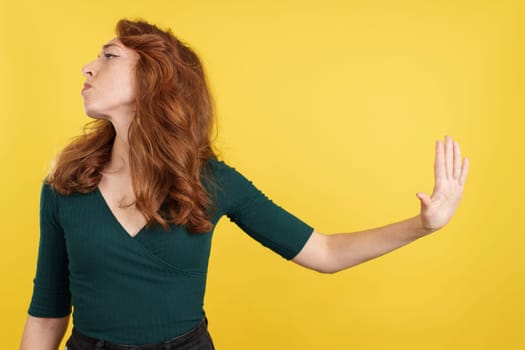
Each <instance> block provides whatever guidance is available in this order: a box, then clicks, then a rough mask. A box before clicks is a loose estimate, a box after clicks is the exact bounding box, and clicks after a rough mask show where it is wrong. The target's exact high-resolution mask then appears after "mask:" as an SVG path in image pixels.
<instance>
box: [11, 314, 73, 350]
mask: <svg viewBox="0 0 525 350" xmlns="http://www.w3.org/2000/svg"><path fill="white" fill-rule="evenodd" d="M68 323H69V315H68V316H65V317H61V318H41V317H33V316H31V315H29V316H28V317H27V321H26V325H25V328H24V333H23V335H22V342H21V344H20V350H57V349H58V346H59V345H60V342H61V341H62V338H63V337H64V333H65V332H66V329H67V326H68Z"/></svg>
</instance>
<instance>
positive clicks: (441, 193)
mask: <svg viewBox="0 0 525 350" xmlns="http://www.w3.org/2000/svg"><path fill="white" fill-rule="evenodd" d="M468 167H469V161H468V158H465V159H462V157H461V150H460V148H459V144H458V143H457V142H456V141H454V140H452V138H451V137H450V136H446V137H445V143H444V144H443V143H442V142H441V141H437V142H436V156H435V161H434V189H433V191H432V195H431V196H429V195H427V194H426V193H422V192H418V193H417V194H416V196H417V197H418V198H419V200H420V202H421V214H420V215H421V224H422V225H423V229H424V231H425V232H427V233H431V232H434V231H436V230H438V229H440V228H442V227H443V226H445V225H446V224H447V223H448V222H449V221H450V219H451V218H452V216H453V215H454V212H455V211H456V209H457V207H458V205H459V202H460V200H461V197H462V195H463V188H464V186H465V181H466V179H467V174H468Z"/></svg>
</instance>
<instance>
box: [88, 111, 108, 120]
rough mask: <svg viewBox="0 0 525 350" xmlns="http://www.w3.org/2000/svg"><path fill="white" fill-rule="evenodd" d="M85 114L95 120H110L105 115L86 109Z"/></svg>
mask: <svg viewBox="0 0 525 350" xmlns="http://www.w3.org/2000/svg"><path fill="white" fill-rule="evenodd" d="M84 113H85V114H86V115H87V116H88V117H90V118H93V119H101V120H109V118H108V116H107V115H106V114H104V113H101V112H98V111H94V110H90V109H88V108H84Z"/></svg>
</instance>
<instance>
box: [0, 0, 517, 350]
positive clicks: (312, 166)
mask: <svg viewBox="0 0 525 350" xmlns="http://www.w3.org/2000/svg"><path fill="white" fill-rule="evenodd" d="M522 14H523V10H522V9H521V8H519V6H518V1H516V2H512V1H507V0H493V1H479V0H476V1H474V0H472V1H469V0H454V1H437V0H436V1H390V0H383V1H335V0H323V1H304V0H303V1H299V0H289V1H240V0H239V1H233V0H230V1H211V0H210V1H154V0H151V1H130V0H126V1H124V0H114V1H94V0H92V1H82V2H80V1H44V2H41V1H35V0H33V1H27V0H17V1H9V2H7V1H6V0H1V2H0V123H1V124H0V152H1V153H0V154H1V159H0V161H1V164H2V171H0V181H1V193H2V201H1V202H0V205H1V208H0V213H1V215H2V223H3V227H2V230H1V235H0V240H1V241H0V247H1V253H0V255H1V257H2V258H1V259H2V260H1V264H0V266H1V276H2V280H3V282H2V288H1V291H2V295H1V298H0V300H1V309H2V317H1V321H0V323H1V326H0V332H1V333H2V334H1V336H0V339H2V348H4V349H15V348H17V347H18V344H19V339H20V335H21V332H22V328H23V324H24V321H25V317H26V311H27V307H28V303H29V300H30V297H31V292H32V279H33V275H34V270H35V262H36V254H37V245H38V236H39V232H38V203H39V190H40V185H41V181H42V179H43V177H44V176H45V175H46V172H47V170H48V166H49V162H50V160H51V159H52V158H53V156H54V155H55V154H56V153H57V152H58V151H59V150H60V149H61V147H63V146H64V145H65V144H66V143H67V142H68V141H69V140H70V139H71V137H73V136H75V135H77V134H79V133H80V132H81V127H82V125H83V124H84V123H86V122H87V121H88V118H87V117H85V116H84V114H83V108H82V99H81V96H80V90H81V87H82V84H83V81H84V78H83V77H82V75H81V67H82V66H83V65H84V64H86V63H87V62H89V61H90V60H92V59H93V58H95V57H96V55H97V54H98V52H99V50H100V47H101V45H102V44H104V43H105V42H106V41H108V40H109V39H111V38H113V37H114V31H113V30H114V26H115V23H116V22H117V20H118V19H119V18H121V17H130V18H135V17H142V18H144V19H146V20H148V21H151V22H153V23H156V24H159V25H161V26H163V27H167V26H169V27H171V28H172V29H173V31H174V32H175V33H176V34H177V35H178V36H179V37H180V38H181V39H182V40H183V41H186V42H187V43H189V44H190V45H191V46H192V47H193V48H194V49H195V50H196V51H197V52H198V54H199V55H200V56H201V58H202V60H203V62H204V64H205V66H206V70H207V72H208V76H209V80H210V85H211V89H212V93H213V95H214V97H215V99H216V106H217V116H218V127H219V132H218V137H217V142H216V145H217V148H218V150H219V151H220V153H221V155H222V157H223V159H225V160H226V161H227V162H228V163H230V164H231V165H233V166H235V167H236V168H237V169H238V170H240V171H241V172H242V173H244V174H245V175H246V176H247V177H248V178H250V179H251V180H253V182H254V183H255V184H256V185H257V186H258V187H260V188H261V189H262V190H263V191H264V192H265V193H266V194H267V195H268V196H270V197H271V198H272V199H273V200H274V201H275V202H277V203H279V204H280V205H282V206H283V207H285V208H287V209H288V210H289V211H291V212H293V213H294V214H296V215H297V216H299V217H300V218H302V219H303V220H305V221H306V222H308V223H309V224H311V225H312V226H314V227H316V228H317V229H318V230H319V231H321V232H325V233H335V232H347V231H348V232H352V231H356V230H362V229H366V228H371V227H375V226H380V225H384V224H387V223H390V222H393V221H398V220H400V219H403V218H406V217H409V216H412V215H414V214H416V213H417V211H418V209H419V202H418V200H417V198H416V197H415V193H416V192H417V191H426V192H430V191H431V190H432V185H433V177H432V176H433V174H432V164H433V148H434V141H435V140H436V139H441V138H442V137H443V136H444V135H445V134H450V135H452V136H453V137H455V138H456V139H457V140H458V141H459V142H460V144H461V146H462V149H463V152H464V154H466V155H467V156H469V158H470V160H471V173H470V176H469V180H468V183H467V186H466V190H465V196H464V200H463V202H462V204H461V206H460V208H459V211H458V213H457V215H456V216H455V217H454V219H453V220H452V222H451V223H450V225H449V226H447V227H446V228H445V229H443V230H442V231H440V232H437V233H435V234H433V235H432V236H430V237H427V238H424V239H421V240H419V241H417V242H414V243H412V244H410V245H408V246H406V247H404V248H401V249H399V250H396V251H394V252H393V253H391V254H388V255H385V256H383V257H381V258H378V259H375V260H372V261H369V262H367V263H365V264H362V265H359V266H357V267H354V268H352V269H349V270H347V271H344V272H341V273H338V274H335V275H321V274H318V273H315V272H313V271H308V270H306V269H304V268H301V267H299V266H297V265H295V264H293V263H290V262H286V261H285V260H283V259H281V258H280V257H278V256H277V255H276V254H274V253H272V252H271V251H269V250H267V249H264V248H261V246H260V245H259V244H258V243H257V242H255V241H253V240H251V239H250V238H249V237H248V236H246V235H245V234H243V233H242V231H240V230H239V229H238V228H237V227H236V226H234V225H233V224H231V223H230V222H229V221H228V220H227V219H226V218H224V219H223V220H222V221H221V222H220V224H219V226H218V228H217V229H216V232H215V237H214V243H213V249H212V256H211V264H210V270H209V278H208V286H207V295H206V300H205V309H206V312H207V315H208V318H209V320H210V332H211V334H212V337H213V338H214V340H215V343H216V347H217V348H218V349H517V348H519V347H520V346H523V337H522V335H521V333H522V331H523V328H524V323H525V322H524V321H523V315H524V313H525V302H524V298H523V295H524V292H525V291H524V285H525V283H524V273H523V268H524V261H525V260H524V258H523V255H524V253H523V251H524V246H525V244H524V243H525V238H524V230H523V223H522V221H521V219H523V214H522V211H521V209H522V208H523V204H522V203H523V198H524V195H525V193H524V190H523V179H524V165H523V160H524V157H523V155H522V151H523V149H524V146H525V142H524V141H523V137H522V136H523V133H524V131H525V130H524V122H523V118H522V117H523V108H522V106H521V105H519V101H520V94H522V93H523V92H524V89H523V86H522V80H523V78H524V74H523V73H524V72H523V63H522V62H523V59H524V58H525V57H524V55H523V53H524V51H523V44H522V42H523V40H524V39H525V38H524V36H523V24H521V27H519V25H520V23H519V21H520V19H521V20H522Z"/></svg>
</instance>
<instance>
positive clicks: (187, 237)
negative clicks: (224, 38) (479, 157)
mask: <svg viewBox="0 0 525 350" xmlns="http://www.w3.org/2000/svg"><path fill="white" fill-rule="evenodd" d="M116 34H117V36H116V37H115V38H113V39H111V40H110V41H108V42H107V43H105V44H104V45H103V47H102V50H101V52H100V54H99V56H98V57H97V59H96V60H94V61H92V62H90V63H89V64H87V65H86V66H85V67H83V69H82V74H83V75H84V77H85V85H84V88H83V90H82V92H81V93H82V97H83V101H84V110H85V113H86V114H87V115H88V116H89V117H91V118H93V119H94V121H93V122H91V123H90V124H89V127H88V128H86V131H85V133H84V134H83V135H81V136H79V137H78V138H76V139H75V140H74V141H73V142H72V143H70V144H69V145H68V146H67V147H65V148H64V149H63V150H62V151H61V152H60V154H59V155H58V157H57V159H56V162H55V163H54V165H53V167H52V169H51V171H50V173H49V175H48V176H47V177H46V179H45V180H44V183H43V185H42V190H41V197H40V245H39V254H38V262H37V272H36V276H35V280H34V290H33V296H32V299H31V303H30V306H29V311H28V313H29V315H28V318H27V322H26V326H25V329H24V334H23V337H22V344H21V349H23V350H29V349H39V350H48V349H49V350H51V349H57V347H58V346H59V344H60V342H61V341H62V338H63V337H64V334H65V331H66V328H67V325H68V322H69V318H70V315H71V312H72V309H73V307H74V313H73V332H72V334H71V335H69V338H68V340H67V349H69V350H88V349H143V350H145V349H187V350H190V349H193V350H197V349H213V348H214V345H213V341H212V337H211V336H210V334H209V332H208V330H207V318H206V315H205V311H204V309H203V300H204V291H205V286H206V275H207V268H208V259H209V255H210V247H211V239H212V235H213V231H214V228H215V226H216V224H217V222H218V221H219V220H220V219H221V217H223V216H227V217H228V218H229V219H230V220H232V221H233V222H235V223H236V224H237V225H238V226H239V227H240V228H241V229H242V230H244V231H245V232H246V233H247V234H249V235H250V236H251V237H252V238H253V239H255V240H257V241H259V242H260V243H262V244H263V245H265V246H266V247H268V248H269V249H271V250H273V251H275V252H276V253H277V254H279V255H281V256H282V257H283V258H285V259H288V260H291V261H293V262H295V263H297V264H299V265H302V266H304V267H306V268H309V269H313V270H316V271H319V272H322V273H333V272H337V271H340V270H343V269H347V268H349V267H351V266H355V265H357V264H360V263H362V262H365V261H367V260H370V259H373V258H375V257H378V256H381V255H383V254H386V253H388V252H390V251H392V250H394V249H397V248H399V247H401V246H403V245H406V244H408V243H410V242H412V241H414V240H416V239H418V238H421V237H424V236H427V235H429V234H431V233H433V232H435V231H437V230H439V229H440V228H442V227H443V226H445V225H446V224H447V223H448V222H449V221H450V219H451V218H452V216H453V214H454V213H455V211H456V209H457V207H458V205H459V202H460V200H461V197H462V193H463V188H464V184H465V181H466V178H467V173H468V159H466V158H465V159H463V158H462V155H461V152H460V148H459V145H458V143H457V142H455V141H454V140H452V138H450V137H449V136H447V137H445V141H444V142H441V141H438V142H436V153H435V163H434V164H435V166H434V173H435V176H434V180H435V185H434V190H433V193H432V195H427V194H425V193H421V192H420V193H417V197H418V199H419V200H420V203H421V211H420V213H419V214H418V215H417V216H414V217H412V218H409V219H406V220H404V221H401V222H397V223H394V224H390V225H386V226H383V227H380V228H374V229H370V230H366V231H361V232H355V233H340V234H323V233H320V232H318V231H317V230H315V229H314V228H313V227H311V226H310V225H308V224H307V223H305V222H304V221H302V220H301V219H299V218H297V217H296V216H294V215H293V214H291V213H290V212H288V211H287V210H285V209H284V208H282V207H280V206H278V205H277V204H275V203H274V202H273V201H272V200H270V199H269V198H268V197H267V196H266V195H264V193H263V192H262V191H260V190H259V189H258V188H257V187H255V186H254V185H253V183H252V182H251V181H250V180H248V179H247V178H246V177H244V176H243V175H242V174H241V173H239V172H238V171H237V170H236V169H235V168H234V167H232V166H230V165H228V164H227V163H225V162H224V161H222V160H219V159H218V156H217V155H216V153H215V152H214V150H213V147H212V142H211V134H212V128H213V125H214V124H213V108H212V101H211V96H210V93H209V90H208V86H207V82H206V77H205V75H204V70H203V67H202V65H201V62H200V60H199V58H198V57H197V55H196V54H195V53H194V52H193V51H192V50H191V49H190V48H189V47H188V46H186V45H185V44H184V43H182V42H181V41H179V40H178V39H177V38H176V37H175V36H174V35H173V33H172V32H171V30H161V29H159V28H158V27H157V26H155V25H152V24H149V23H147V22H145V21H142V20H137V21H130V20H120V21H119V22H118V23H117V27H116Z"/></svg>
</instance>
